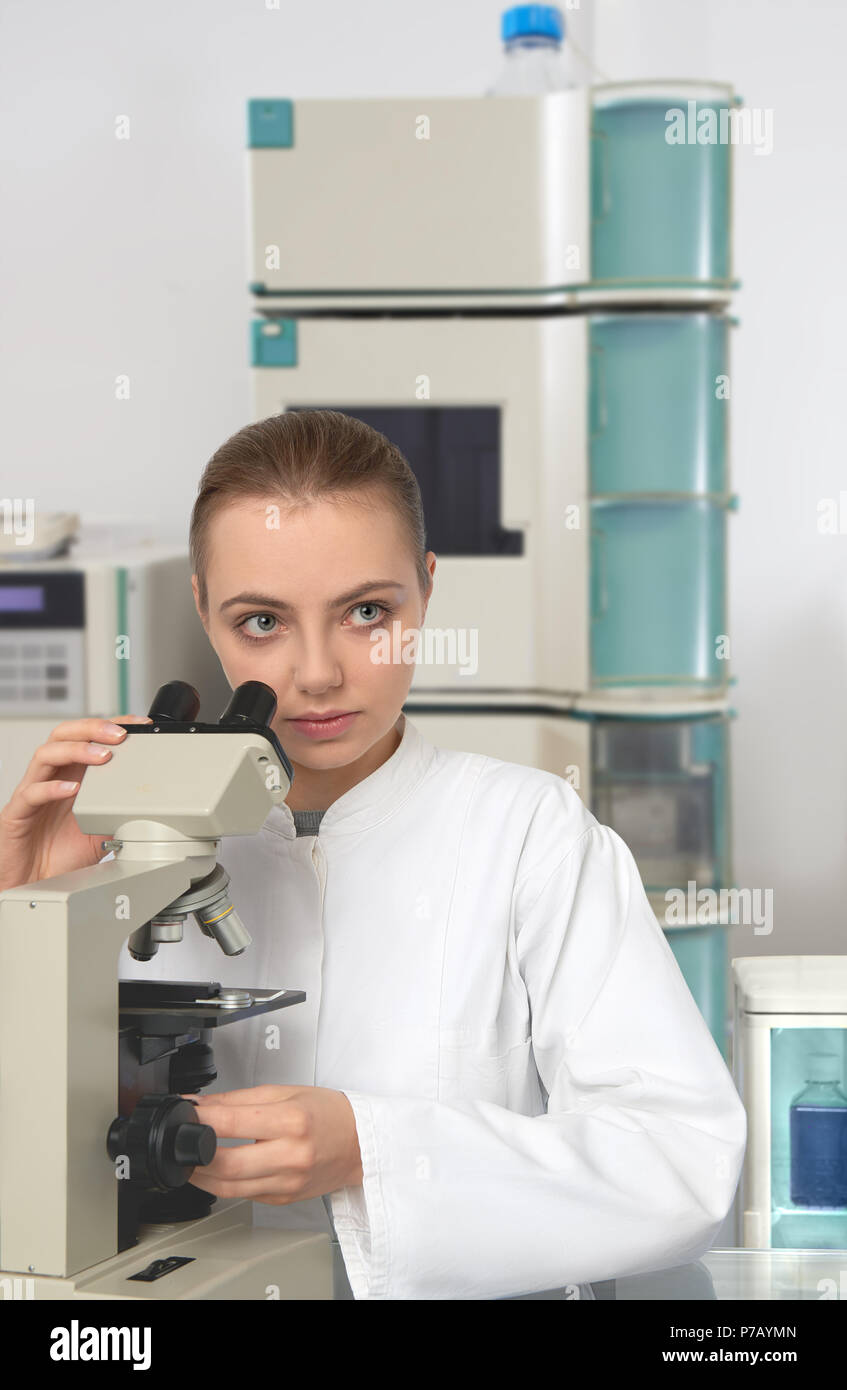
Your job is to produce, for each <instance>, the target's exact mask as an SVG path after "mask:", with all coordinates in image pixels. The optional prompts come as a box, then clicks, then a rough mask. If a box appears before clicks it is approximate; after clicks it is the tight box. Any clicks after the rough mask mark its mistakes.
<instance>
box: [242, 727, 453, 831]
mask: <svg viewBox="0 0 847 1390" xmlns="http://www.w3.org/2000/svg"><path fill="white" fill-rule="evenodd" d="M400 720H402V721H403V722H402V724H400V725H399V727H400V734H401V737H400V742H399V744H398V745H397V747H396V748H395V750H394V752H393V753H392V754H391V757H390V758H387V759H386V761H385V762H384V763H383V764H382V765H381V767H378V768H377V769H376V771H375V772H372V773H371V774H370V775H369V776H368V777H364V778H363V779H362V781H361V782H357V783H356V786H355V787H351V788H350V790H349V791H347V792H345V793H344V795H343V796H340V797H338V798H337V800H335V801H334V802H333V803H332V805H331V806H329V807H328V809H327V811H326V814H325V815H324V817H323V819H322V821H321V824H320V830H319V832H318V833H319V835H320V837H321V839H324V837H326V836H333V835H350V834H354V833H356V832H358V831H360V830H369V829H370V828H371V827H372V826H374V825H378V824H379V822H380V821H383V820H385V819H386V818H387V817H388V816H391V815H393V814H394V812H395V811H396V810H397V809H398V807H399V806H401V805H402V803H403V802H404V801H405V800H406V799H407V798H408V797H409V796H411V795H412V792H413V791H414V789H415V787H416V786H417V785H418V783H419V782H420V781H421V780H422V778H423V777H424V776H425V774H426V772H427V770H428V769H429V767H430V765H431V764H432V762H433V760H434V758H435V756H436V753H437V749H436V748H435V746H434V745H433V744H431V743H430V742H429V740H428V739H425V738H424V737H423V735H422V734H421V732H420V730H419V729H418V728H416V726H415V725H414V724H413V723H412V722H411V721H410V720H409V719H408V718H407V716H406V715H405V714H401V715H400ZM398 723H399V721H398ZM262 829H263V830H270V831H272V832H273V833H274V834H277V835H281V836H283V838H284V839H286V840H296V838H297V828H296V826H295V824H294V817H293V815H292V814H291V811H290V809H289V807H288V806H286V805H285V804H284V803H283V805H281V806H274V807H273V808H272V809H271V811H270V812H269V814H268V817H267V819H266V821H265V823H264V825H263V827H262Z"/></svg>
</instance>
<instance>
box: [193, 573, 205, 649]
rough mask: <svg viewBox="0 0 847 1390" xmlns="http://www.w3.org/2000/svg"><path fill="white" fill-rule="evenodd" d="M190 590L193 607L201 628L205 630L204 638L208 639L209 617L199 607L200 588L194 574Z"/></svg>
mask: <svg viewBox="0 0 847 1390" xmlns="http://www.w3.org/2000/svg"><path fill="white" fill-rule="evenodd" d="M191 589H192V592H193V594H194V607H195V608H196V609H197V613H198V616H199V618H200V621H201V623H202V624H203V627H204V628H205V629H206V636H207V637H208V636H209V617H208V614H207V613H206V614H204V612H203V610H202V608H201V607H200V586H199V584H198V583H197V575H196V574H192V576H191Z"/></svg>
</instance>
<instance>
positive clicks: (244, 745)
mask: <svg viewBox="0 0 847 1390" xmlns="http://www.w3.org/2000/svg"><path fill="white" fill-rule="evenodd" d="M198 709H199V696H198V695H197V692H196V690H194V689H193V687H191V686H190V685H188V684H187V683H185V682H181V681H172V682H169V683H168V684H166V685H165V686H163V687H162V688H161V689H160V690H159V691H158V692H157V694H156V697H155V698H154V700H153V702H152V704H151V705H150V710H149V713H150V715H151V716H152V719H153V722H152V723H151V724H138V725H136V724H126V725H124V727H125V728H126V729H127V738H126V740H125V741H124V742H123V743H121V744H120V745H117V746H116V747H115V748H113V750H112V757H111V759H110V760H109V761H108V762H107V763H106V764H104V765H103V766H101V767H96V768H89V769H88V770H87V773H86V776H85V779H84V780H83V782H82V785H81V787H80V790H79V792H78V794H77V797H76V802H75V806H74V812H75V815H76V819H77V821H78V823H79V826H80V829H81V830H83V831H84V832H86V833H89V834H98V833H102V834H104V835H107V836H110V837H111V838H110V840H109V841H107V843H111V846H112V850H113V852H114V858H113V859H112V860H103V861H101V862H100V863H99V864H98V865H96V866H95V867H94V868H87V869H78V870H75V871H74V872H71V873H66V874H62V875H58V876H56V877H54V878H49V879H44V880H42V881H40V882H37V883H29V884H23V885H21V886H19V887H17V888H12V889H7V890H6V891H5V892H3V893H2V894H0V989H2V994H3V997H2V1008H0V1271H2V1274H0V1277H2V1278H4V1279H14V1278H17V1277H22V1276H23V1277H25V1278H26V1279H27V1280H28V1281H29V1284H30V1286H31V1287H32V1289H33V1290H34V1292H33V1294H31V1295H28V1296H34V1297H35V1298H47V1299H53V1298H62V1299H65V1298H82V1299H87V1298H93V1297H109V1298H135V1299H156V1298H162V1297H169V1298H178V1299H210V1298H214V1299H220V1298H235V1299H251V1298H266V1297H268V1292H267V1290H268V1288H269V1286H271V1285H273V1286H274V1287H275V1288H276V1289H277V1290H278V1291H279V1295H278V1296H279V1297H281V1298H286V1299H287V1298H291V1299H306V1298H308V1299H325V1298H331V1297H332V1288H333V1260H332V1252H331V1245H330V1240H329V1237H328V1236H327V1235H325V1234H323V1233H314V1232H308V1231H279V1230H277V1231H274V1230H267V1229H260V1228H257V1229H253V1226H252V1203H250V1202H239V1201H235V1200H224V1201H216V1200H215V1199H213V1198H211V1197H210V1195H209V1194H206V1193H205V1192H203V1191H202V1190H200V1189H198V1188H196V1187H191V1186H188V1185H187V1184H188V1181H189V1179H190V1177H191V1175H192V1173H193V1172H194V1169H195V1167H197V1166H198V1165H201V1166H202V1165H205V1164H207V1163H209V1162H210V1161H211V1159H212V1158H213V1156H214V1153H215V1147H216V1137H215V1133H214V1130H212V1129H210V1128H209V1127H208V1126H206V1125H203V1124H200V1123H198V1121H197V1118H196V1115H195V1113H194V1107H193V1106H192V1104H191V1102H190V1101H188V1100H184V1099H182V1093H183V1092H184V1093H196V1092H197V1091H199V1090H200V1089H201V1088H202V1087H203V1086H204V1085H206V1084H208V1083H209V1082H210V1081H211V1080H214V1078H215V1074H216V1073H215V1066H214V1051H213V1043H212V1039H213V1037H214V1036H216V1030H217V1029H219V1028H220V1027H223V1026H226V1027H239V1026H245V1023H246V1021H247V1020H249V1019H251V1018H254V1017H255V1016H257V1015H261V1014H264V1013H266V1012H269V1011H271V1010H279V1009H282V1008H285V1007H288V1006H291V1005H293V1004H297V1003H298V1002H302V1001H303V999H304V998H305V995H304V994H303V993H302V991H298V990H297V989H285V988H283V989H280V988H268V987H267V985H263V986H262V987H256V988H250V989H245V988H243V987H242V988H239V989H228V988H227V987H226V986H225V985H221V984H220V983H219V982H217V981H211V982H210V981H161V980H160V981H146V980H143V979H135V980H132V981H124V982H121V983H120V984H119V981H118V978H117V974H118V972H117V963H118V956H119V952H120V949H121V946H122V944H123V943H124V942H125V941H126V940H127V938H129V948H130V951H131V953H132V954H133V955H134V956H135V957H136V958H137V959H139V960H146V959H150V958H151V957H152V955H154V954H155V953H156V952H157V951H158V950H159V948H160V947H161V946H163V945H165V946H166V945H167V943H169V942H173V941H178V940H180V939H181V937H182V932H183V929H184V927H185V924H186V922H188V921H189V919H191V918H196V919H197V923H198V927H199V929H200V930H202V931H203V932H204V933H205V934H206V935H207V936H211V937H214V938H215V939H216V940H217V942H218V944H219V945H220V947H221V950H222V953H223V959H222V965H225V962H226V959H229V958H231V957H233V956H236V955H239V954H241V952H243V951H245V950H247V949H248V948H249V945H250V935H249V930H248V928H247V926H246V925H245V924H244V923H242V922H241V921H240V919H239V917H238V913H237V905H236V904H234V903H232V902H231V901H230V900H229V897H228V876H227V874H226V870H225V869H224V867H223V865H221V864H219V863H218V862H217V855H218V850H219V847H220V839H221V837H222V836H228V835H249V834H254V833H256V832H257V831H258V830H259V829H260V828H261V826H262V824H263V822H264V820H265V819H266V817H267V815H268V812H269V811H270V810H271V808H272V807H274V806H277V805H279V804H280V803H281V802H282V801H284V800H285V797H286V795H287V793H288V790H289V787H290V785H291V779H292V776H293V772H292V768H291V764H290V763H289V761H288V758H287V757H286V754H285V751H284V749H283V748H282V747H281V745H280V744H279V742H278V740H277V738H276V735H275V734H274V733H273V731H272V729H271V728H270V727H269V726H270V723H271V721H272V719H273V716H274V713H275V709H276V697H275V695H274V692H273V691H272V690H271V689H270V688H269V687H268V686H266V685H264V684H262V683H261V682H258V681H248V682H247V683H245V684H244V685H241V686H239V687H238V689H237V690H236V691H235V692H234V694H233V695H232V698H231V700H230V702H229V704H228V706H227V708H226V709H225V710H224V712H223V714H222V715H221V717H220V720H219V721H218V722H216V723H202V722H200V721H199V720H198V719H197V712H198ZM116 903H117V904H119V907H120V910H117V909H116ZM198 927H194V926H189V928H188V929H189V930H196V929H198ZM222 973H223V972H222ZM282 1026H283V1028H284V1024H283V1025H282ZM213 1208H214V1209H213Z"/></svg>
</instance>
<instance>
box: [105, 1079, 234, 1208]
mask: <svg viewBox="0 0 847 1390" xmlns="http://www.w3.org/2000/svg"><path fill="white" fill-rule="evenodd" d="M217 1142H218V1141H217V1135H216V1134H215V1131H214V1130H213V1129H212V1127H211V1125H201V1124H198V1123H197V1110H196V1107H195V1106H193V1105H192V1104H191V1102H190V1101H187V1100H183V1099H182V1097H181V1096H173V1095H148V1096H142V1097H141V1100H140V1101H139V1102H138V1104H137V1105H136V1107H135V1109H134V1110H133V1112H132V1114H131V1115H130V1116H129V1118H128V1119H127V1118H124V1117H123V1116H119V1117H118V1118H117V1119H116V1120H113V1121H112V1124H111V1125H110V1127H109V1134H108V1137H107V1140H106V1148H107V1150H108V1152H109V1157H110V1158H111V1159H118V1158H128V1159H129V1177H130V1181H131V1182H134V1183H139V1184H143V1185H144V1186H145V1187H152V1188H155V1189H156V1191H158V1192H170V1191H171V1190H172V1189H173V1188H175V1187H182V1186H184V1184H185V1183H187V1182H188V1180H189V1178H190V1177H191V1174H192V1173H193V1172H194V1169H195V1168H197V1167H205V1166H206V1164H207V1163H211V1161H212V1159H213V1158H214V1156H215V1152H216V1149H217Z"/></svg>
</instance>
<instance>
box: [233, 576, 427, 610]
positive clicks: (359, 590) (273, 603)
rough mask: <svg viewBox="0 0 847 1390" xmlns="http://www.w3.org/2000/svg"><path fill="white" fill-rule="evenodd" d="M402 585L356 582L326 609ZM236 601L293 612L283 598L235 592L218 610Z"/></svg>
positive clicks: (399, 587)
mask: <svg viewBox="0 0 847 1390" xmlns="http://www.w3.org/2000/svg"><path fill="white" fill-rule="evenodd" d="M402 588H403V585H402V584H400V583H398V581H397V580H396V579H369V580H368V581H367V583H365V584H357V585H356V588H355V589H351V590H350V591H349V592H348V593H346V594H339V595H338V598H332V599H330V600H329V601H328V603H327V604H326V607H327V609H330V608H340V606H341V604H342V603H350V602H352V600H353V599H354V598H360V597H361V595H362V594H367V593H369V592H370V590H371V589H402ZM236 603H257V604H262V605H263V606H264V607H265V608H278V609H279V610H280V612H281V613H291V612H293V611H294V610H293V605H292V604H290V603H285V602H284V600H283V599H279V598H272V597H271V596H270V595H269V594H236V595H235V597H234V598H228V599H226V600H225V601H224V602H223V603H222V604H221V606H220V608H219V610H218V611H219V612H220V613H223V611H224V609H226V608H232V606H233V604H236Z"/></svg>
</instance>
